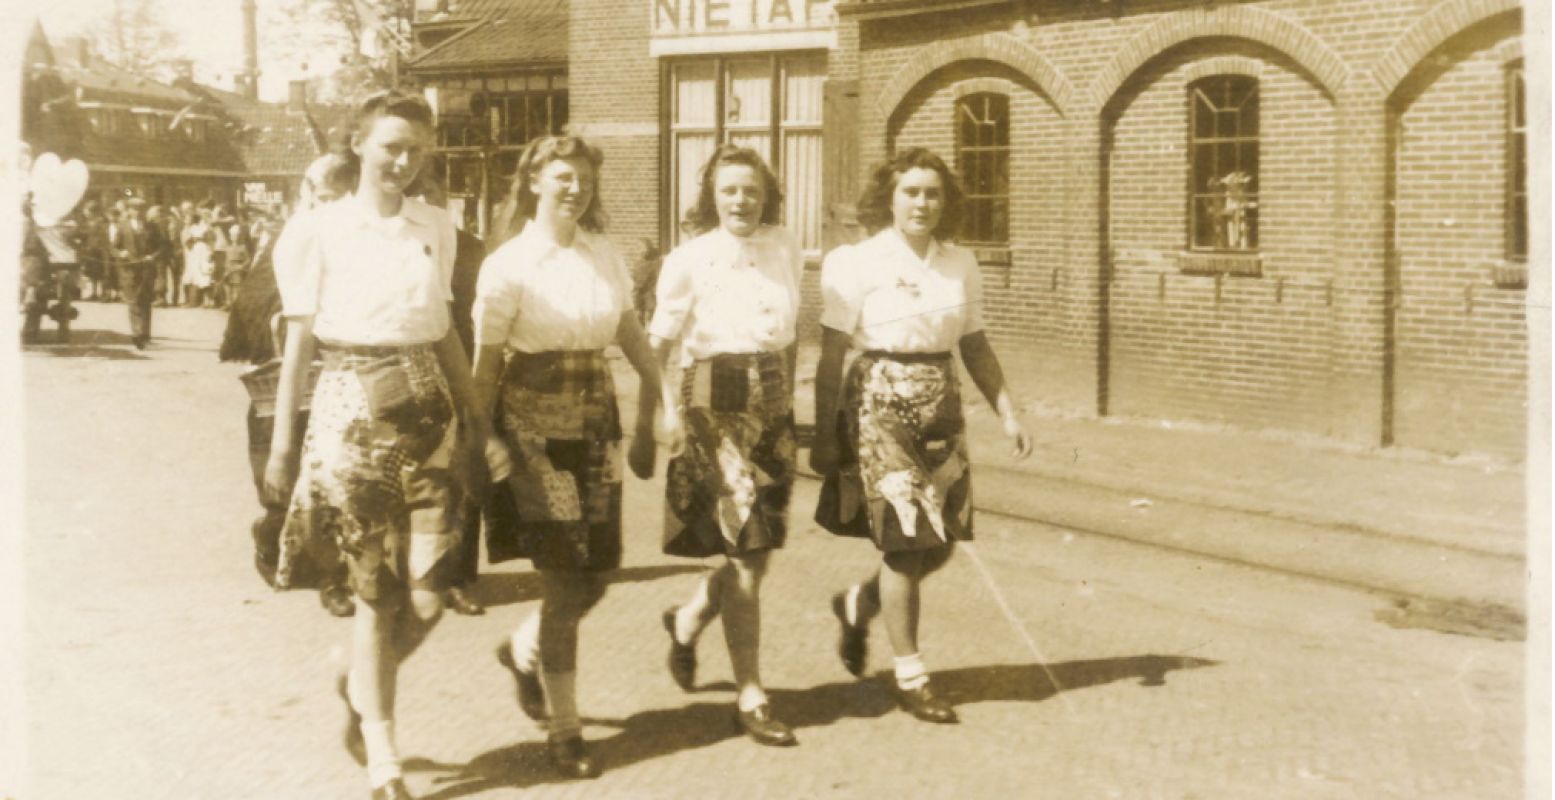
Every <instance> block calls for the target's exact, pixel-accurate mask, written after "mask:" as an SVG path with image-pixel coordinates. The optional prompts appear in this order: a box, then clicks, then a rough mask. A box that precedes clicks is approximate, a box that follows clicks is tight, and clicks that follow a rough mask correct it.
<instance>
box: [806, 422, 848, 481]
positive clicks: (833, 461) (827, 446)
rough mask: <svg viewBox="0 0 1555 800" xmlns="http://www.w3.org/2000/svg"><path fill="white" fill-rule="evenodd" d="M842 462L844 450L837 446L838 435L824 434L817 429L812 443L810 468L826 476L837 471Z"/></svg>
mask: <svg viewBox="0 0 1555 800" xmlns="http://www.w3.org/2000/svg"><path fill="white" fill-rule="evenodd" d="M841 463H842V452H841V449H840V448H839V447H838V446H837V437H836V436H823V435H822V434H821V432H820V431H816V433H815V441H813V442H811V443H810V469H813V470H815V471H816V474H818V475H821V476H822V477H825V476H827V475H830V474H832V473H833V472H836V471H837V467H838V465H839V464H841Z"/></svg>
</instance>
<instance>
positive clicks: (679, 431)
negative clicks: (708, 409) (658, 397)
mask: <svg viewBox="0 0 1555 800" xmlns="http://www.w3.org/2000/svg"><path fill="white" fill-rule="evenodd" d="M658 440H659V442H660V443H662V444H663V445H664V447H665V450H666V451H667V452H668V453H669V456H670V458H674V457H675V456H678V455H680V453H681V451H683V450H685V448H686V423H685V422H684V421H682V420H681V418H680V410H679V409H677V408H675V407H674V406H673V405H670V406H665V407H664V415H663V416H662V417H661V418H660V419H659V434H658Z"/></svg>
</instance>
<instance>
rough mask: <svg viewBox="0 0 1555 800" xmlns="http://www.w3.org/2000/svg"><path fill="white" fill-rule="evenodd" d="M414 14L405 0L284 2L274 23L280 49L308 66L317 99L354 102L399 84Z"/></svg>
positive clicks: (272, 13) (273, 14)
mask: <svg viewBox="0 0 1555 800" xmlns="http://www.w3.org/2000/svg"><path fill="white" fill-rule="evenodd" d="M411 13H412V4H411V3H409V2H404V0H279V2H277V3H275V4H274V5H273V6H272V7H271V11H270V17H271V19H270V22H271V25H270V26H269V27H270V29H271V30H274V31H276V34H277V35H276V41H275V44H276V46H277V49H279V50H282V51H287V55H290V56H292V57H293V58H295V59H297V60H299V61H301V63H302V64H303V65H304V69H305V70H306V71H307V73H308V74H309V75H310V83H311V85H312V87H313V89H314V96H315V97H316V98H317V99H319V100H321V101H324V102H337V103H351V102H354V101H356V100H359V99H361V98H362V97H363V96H365V95H367V94H369V93H371V92H373V91H376V90H378V89H383V88H387V87H389V86H392V85H394V82H395V70H396V68H397V59H398V58H399V57H400V56H401V55H402V54H403V52H404V51H405V49H406V48H407V47H408V44H407V43H408V41H409V38H408V37H409V31H410V16H411Z"/></svg>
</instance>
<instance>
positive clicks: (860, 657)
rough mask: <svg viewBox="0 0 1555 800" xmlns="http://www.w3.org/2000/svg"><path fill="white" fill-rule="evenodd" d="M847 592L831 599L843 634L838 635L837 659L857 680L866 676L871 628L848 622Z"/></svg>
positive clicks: (832, 608)
mask: <svg viewBox="0 0 1555 800" xmlns="http://www.w3.org/2000/svg"><path fill="white" fill-rule="evenodd" d="M847 602H848V601H847V598H846V592H838V593H836V594H834V595H832V598H831V613H832V614H834V615H835V616H836V617H837V624H838V625H839V626H841V632H839V633H838V634H837V657H838V658H840V659H842V668H843V669H845V670H847V671H848V674H849V675H852V676H853V677H855V678H857V677H859V676H861V675H863V674H864V663H865V662H866V661H868V659H869V628H868V627H867V626H863V625H854V624H853V623H851V622H848V606H847Z"/></svg>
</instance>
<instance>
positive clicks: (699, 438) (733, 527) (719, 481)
mask: <svg viewBox="0 0 1555 800" xmlns="http://www.w3.org/2000/svg"><path fill="white" fill-rule="evenodd" d="M681 405H682V408H683V409H684V411H683V414H684V419H685V424H686V446H685V450H684V451H683V452H682V453H681V454H680V455H679V456H676V457H675V458H672V459H670V463H669V469H668V472H667V475H666V478H665V484H666V485H665V494H666V502H665V505H664V511H665V513H664V552H665V553H666V554H668V555H673V556H688V557H693V558H705V557H707V556H712V555H741V554H744V553H750V552H755V551H758V550H770V549H775V548H779V547H782V546H783V542H784V540H785V539H786V538H787V536H788V499H789V495H790V493H791V490H792V488H793V483H794V450H795V437H794V434H795V431H794V413H793V385H792V382H791V380H790V376H789V374H788V363H787V359H786V358H785V356H784V354H783V353H751V354H731V355H720V356H715V357H713V358H710V359H705V360H700V361H697V362H695V363H694V364H693V365H692V366H690V367H688V368H687V369H686V372H685V376H684V380H683V382H682V384H681Z"/></svg>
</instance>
